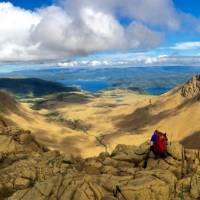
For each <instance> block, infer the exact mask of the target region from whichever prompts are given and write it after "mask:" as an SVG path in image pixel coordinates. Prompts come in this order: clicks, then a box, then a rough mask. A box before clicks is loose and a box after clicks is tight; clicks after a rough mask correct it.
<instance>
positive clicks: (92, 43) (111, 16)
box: [0, 0, 200, 68]
mask: <svg viewBox="0 0 200 200" xmlns="http://www.w3.org/2000/svg"><path fill="white" fill-rule="evenodd" d="M0 24H1V26H0V34H1V39H0V63H1V65H2V67H5V66H6V65H9V66H12V65H16V64H18V65H19V66H20V65H21V66H23V68H24V66H26V63H31V66H34V63H35V66H36V65H37V66H38V64H39V65H41V66H42V64H44V65H45V66H46V65H48V64H49V66H53V65H58V66H62V67H74V66H79V65H85V66H88V67H89V66H102V65H106V66H109V65H126V64H129V65H130V64H131V65H134V66H140V65H144V66H146V65H148V66H151V65H195V66H200V58H199V57H200V52H199V49H200V39H199V38H200V6H199V0H188V1H187V0H141V1H138V0H124V1H121V0H96V1H93V0H85V1H82V0H10V1H9V0H8V1H0Z"/></svg>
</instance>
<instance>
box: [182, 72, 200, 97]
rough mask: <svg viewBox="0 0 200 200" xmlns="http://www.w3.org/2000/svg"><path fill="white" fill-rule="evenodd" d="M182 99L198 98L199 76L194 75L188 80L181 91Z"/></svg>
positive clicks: (199, 93) (199, 89) (199, 90)
mask: <svg viewBox="0 0 200 200" xmlns="http://www.w3.org/2000/svg"><path fill="white" fill-rule="evenodd" d="M181 94H182V96H184V97H198V98H199V97H200V75H196V76H194V77H192V79H191V80H189V81H188V82H187V83H186V84H185V85H184V86H183V87H182V90H181Z"/></svg>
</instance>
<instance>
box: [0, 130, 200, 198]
mask: <svg viewBox="0 0 200 200" xmlns="http://www.w3.org/2000/svg"><path fill="white" fill-rule="evenodd" d="M199 162H200V152H199V151H197V150H188V149H184V148H183V147H182V146H181V145H180V144H179V143H170V144H169V146H168V156H167V157H166V158H165V159H161V158H157V159H156V158H155V156H154V154H153V153H152V152H150V151H149V144H148V142H146V143H143V144H142V145H140V146H138V147H137V146H126V145H118V146H117V147H116V148H115V150H114V151H113V152H112V153H111V154H110V155H109V154H108V153H101V154H100V155H99V156H98V157H94V158H88V159H82V158H77V157H73V156H72V155H67V154H61V153H59V152H58V151H49V150H48V149H47V148H45V147H44V146H42V145H40V144H39V143H38V142H37V141H36V140H35V138H34V137H33V136H32V135H31V133H30V132H29V131H24V130H21V129H17V128H14V127H6V128H2V129H1V130H0V199H9V200H30V199H31V200H47V199H48V200H56V199H57V200H115V199H116V200H117V199H120V200H124V199H127V200H136V199H137V200H148V199H149V200H150V199H151V200H172V199H176V200H181V199H199V198H200V167H199Z"/></svg>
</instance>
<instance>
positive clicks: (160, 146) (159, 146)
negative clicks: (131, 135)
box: [154, 132, 167, 155]
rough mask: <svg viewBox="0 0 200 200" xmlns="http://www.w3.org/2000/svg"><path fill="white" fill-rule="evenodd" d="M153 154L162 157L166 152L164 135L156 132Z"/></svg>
mask: <svg viewBox="0 0 200 200" xmlns="http://www.w3.org/2000/svg"><path fill="white" fill-rule="evenodd" d="M154 151H155V153H157V154H159V155H162V154H165V153H166V152H167V136H166V134H164V133H161V132H158V133H157V134H156V142H155V144H154Z"/></svg>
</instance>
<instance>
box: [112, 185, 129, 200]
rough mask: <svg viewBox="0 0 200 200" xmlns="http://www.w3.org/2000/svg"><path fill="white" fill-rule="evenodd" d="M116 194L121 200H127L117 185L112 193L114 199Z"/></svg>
mask: <svg viewBox="0 0 200 200" xmlns="http://www.w3.org/2000/svg"><path fill="white" fill-rule="evenodd" d="M118 193H119V194H121V196H122V197H123V199H125V200H127V198H126V197H125V196H124V194H123V193H122V191H121V189H120V187H119V185H116V191H115V192H114V197H117V198H118ZM118 199H119V198H118Z"/></svg>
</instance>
